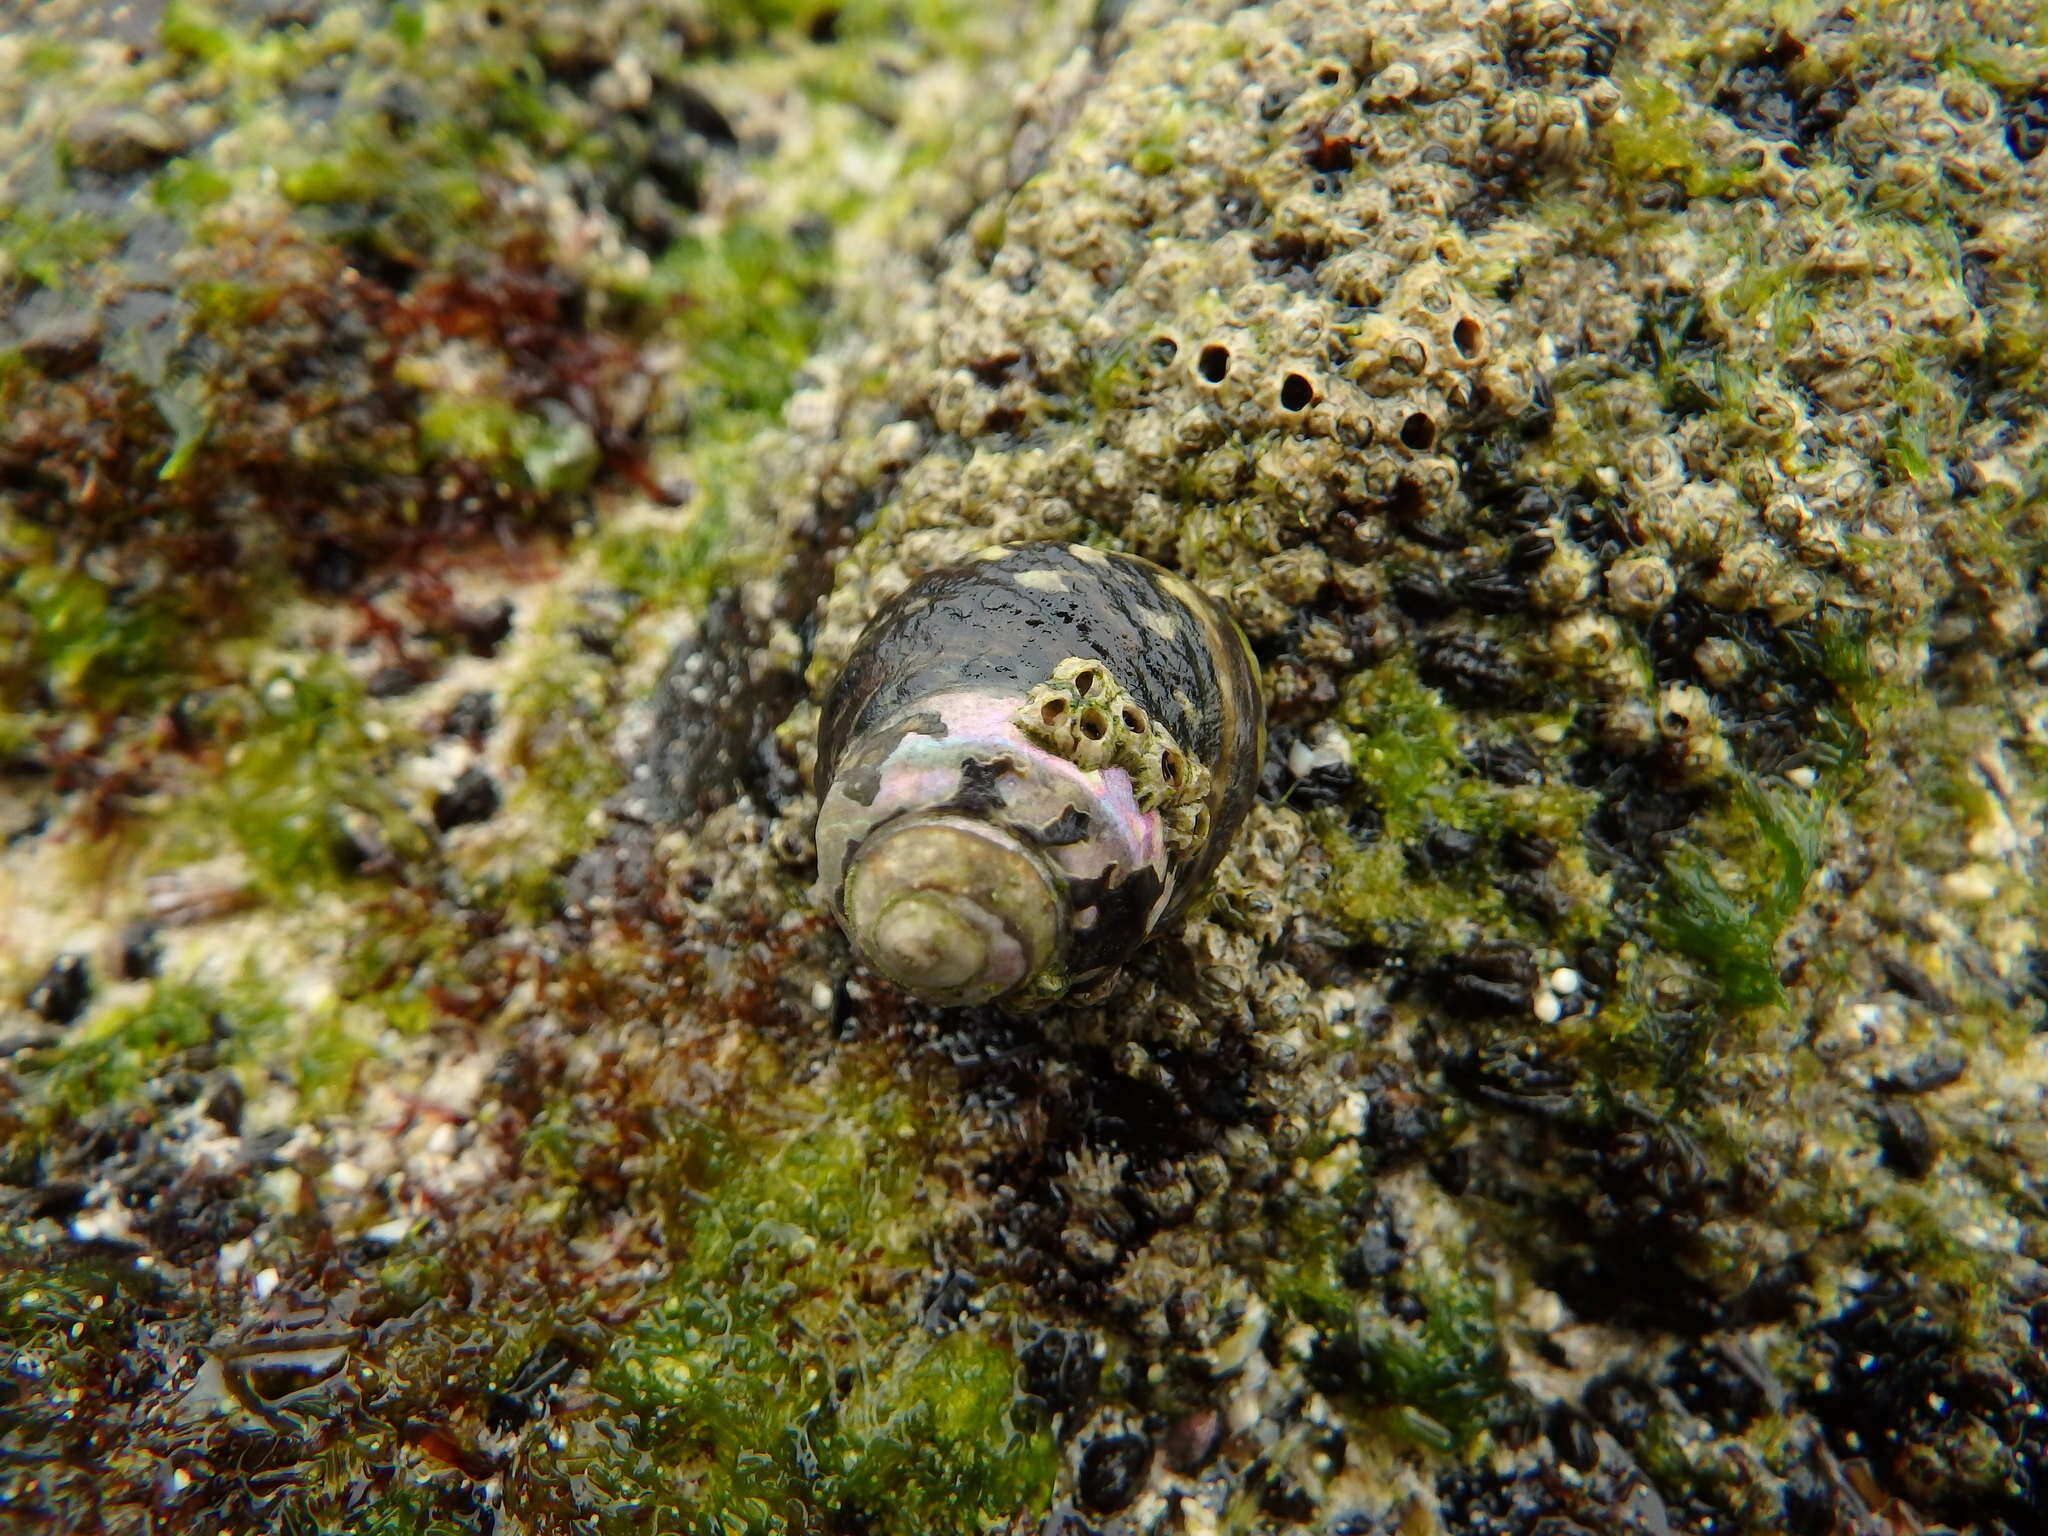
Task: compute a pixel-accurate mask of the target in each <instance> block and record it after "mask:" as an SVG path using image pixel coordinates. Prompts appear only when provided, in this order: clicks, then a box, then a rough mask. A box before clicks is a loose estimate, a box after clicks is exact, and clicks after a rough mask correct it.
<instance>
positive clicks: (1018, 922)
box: [817, 544, 1265, 1003]
mask: <svg viewBox="0 0 2048 1536" xmlns="http://www.w3.org/2000/svg"><path fill="white" fill-rule="evenodd" d="M1264 750H1265V733H1264V708H1263V702H1262V699H1261V696H1260V692H1259V685H1258V674H1257V671H1256V669H1255V666H1254V663H1253V661H1252V658H1251V654H1250V651H1249V650H1248V648H1247V647H1246V645H1245V643H1244V639H1243V637H1242V635H1240V634H1239V633H1238V630H1237V627H1236V625H1235V624H1233V623H1232V622H1231V620H1230V617H1229V615H1228V614H1226V613H1225V612H1224V611H1223V610H1222V608H1220V607H1219V606H1218V605H1217V604H1216V603H1215V602H1213V601H1212V600H1211V599H1209V598H1208V597H1207V596H1205V595H1204V594H1203V593H1202V592H1200V591H1199V590H1197V589H1196V588H1195V587H1193V586H1191V585H1190V584H1189V583H1188V582H1186V581H1185V580H1183V579H1182V578H1181V577H1178V576H1175V575H1173V574H1172V573H1171V572H1168V571H1165V570H1162V569H1160V568H1159V567H1158V566H1155V565H1153V564H1151V563H1150V562H1148V561H1144V560H1139V559H1136V558H1135V557H1132V556H1128V555H1112V554H1105V553H1104V552H1102V551H1100V550H1096V549H1091V548H1088V547H1086V546H1084V545H1065V544H1020V545H1010V546H1004V547H1000V548H994V549H989V550H985V551H983V552H982V553H981V554H980V555H979V556H977V557H976V558H975V559H973V560H970V561H968V562H966V563H965V564H962V565H958V566H953V567H950V568H948V569H945V570H941V571H934V572H932V573H930V574H929V575H927V576H925V577H923V578H921V579H920V580H919V581H917V582H915V583H914V584H913V585H912V586H911V587H910V588H909V589H908V590H907V591H905V592H904V593H903V594H902V595H901V596H900V597H898V598H897V599H896V600H895V601H894V602H892V603H890V604H889V605H888V606H887V607H886V608H884V609H883V610H882V612H881V613H880V614H878V615H877V616H876V617H875V619H874V621H873V622H872V623H871V624H870V625H869V626H868V628H867V629H866V631H865V632H864V633H863V634H862V636H861V638H860V641H859V643H858V644H857V645H856V646H855V648H854V653H853V656H852V658H851V659H850V660H849V661H848V663H847V665H846V668H845V670H844V671H843V672H842V673H841V674H840V676H839V678H838V681H837V682H836V683H835V685H834V687H833V689H832V692H831V694H830V696H829V698H828V699H827V700H826V704H825V712H824V717H823V720H822V723H821V730H820V739H819V756H818V773H819V782H820V785H821V786H822V788H821V793H820V805H819V813H818V833H817V845H818V873H819V886H820V891H821V894H822V896H823V898H824V899H825V901H826V902H827V904H828V905H829V906H830V907H831V908H832V911H833V913H834V915H835V916H837V917H838V918H839V921H840V923H841V925H842V926H843V927H844V928H845V929H846V931H847V934H848V936H849V937H850V938H851V939H852V940H853V942H854V944H855V946H856V947H857V948H858V949H859V950H860V951H861V953H862V955H863V956H864V957H865V958H866V959H867V960H868V962H869V963H870V964H872V965H873V966H874V967H875V968H876V969H878V970H880V971H882V972H883V973H884V974H886V975H888V976H889V977H890V978H891V979H893V980H894V981H895V982H896V983H897V984H898V985H900V986H902V987H903V988H904V989H905V990H906V991H909V992H913V993H915V994H917V995H918V996H920V997H923V998H926V999H928V1000H930V1001H933V1002H939V1003H980V1002H987V1001H990V1000H992V999H995V998H1003V999H1006V1000H1008V1001H1011V1002H1024V1003H1029V1002H1033V1001H1045V1000H1048V999H1050V998H1053V997H1057V996H1059V995H1060V994H1061V993H1062V992H1064V991H1065V990H1066V989H1067V988H1068V987H1069V986H1071V985H1075V984H1079V983H1084V982H1087V981H1089V980H1091V979H1094V978H1096V977H1099V976H1101V975H1104V974H1107V973H1108V972H1109V971H1111V970H1113V969H1114V968H1115V967H1116V966H1117V965H1119V964H1121V963H1122V962H1123V961H1124V960H1126V959H1128V958H1129V957H1130V955H1131V953H1132V952H1133V951H1134V950H1135V949H1136V948H1137V947H1138V946H1139V945H1140V944H1142V943H1143V942H1144V941H1145V940H1146V939H1147V938H1149V937H1150V936H1151V935H1152V934H1154V933H1156V932H1158V931H1160V930H1161V929H1162V928H1164V927H1166V926H1167V925H1168V924H1170V923H1172V922H1173V921H1174V920H1175V919H1176V918H1178V917H1179V915H1180V914H1181V913H1182V911H1184V910H1185V908H1186V906H1187V903H1188V902H1189V900H1190V899H1191V898H1192V897H1193V895H1194V893H1195V891H1196V890H1197V889H1198V888H1199V887H1200V885H1201V883H1202V881H1203V880H1204V879H1206V878H1207V876H1208V875H1209V874H1210V873H1211V872H1212V871H1213V870H1214V869H1215V867H1216V862H1217V860H1219V859H1220V858H1221V857H1222V856H1223V852H1224V850H1225V848H1226V847H1227V846H1228V843H1229V840H1230V837H1231V835H1232V833H1233V832H1234V831H1235V830H1236V828H1237V825H1238V823H1239V822H1241V821H1242V820H1243V818H1244V814H1245V812H1246V811H1247V810H1248V809H1249V808H1250V805H1251V800H1252V795H1253V793H1254V791H1255V789H1256V786H1257V780H1258V772H1259V767H1260V763H1261V760H1262V758H1263V756H1264Z"/></svg>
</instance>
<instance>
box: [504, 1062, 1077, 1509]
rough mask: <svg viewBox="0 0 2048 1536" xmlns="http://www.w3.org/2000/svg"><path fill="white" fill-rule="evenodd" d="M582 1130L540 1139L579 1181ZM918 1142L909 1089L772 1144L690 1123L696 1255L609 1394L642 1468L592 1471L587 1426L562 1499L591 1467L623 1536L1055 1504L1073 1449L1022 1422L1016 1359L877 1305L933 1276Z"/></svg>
mask: <svg viewBox="0 0 2048 1536" xmlns="http://www.w3.org/2000/svg"><path fill="white" fill-rule="evenodd" d="M788 1107H789V1108H790V1109H792V1110H794V1109H795V1108H796V1107H797V1106H795V1105H790V1106H788ZM565 1133H568V1134H571V1135H573V1133H572V1132H571V1129H570V1127H569V1126H567V1125H566V1124H562V1123H560V1122H555V1123H554V1128H553V1129H552V1130H550V1129H549V1125H548V1122H545V1121H544V1122H543V1123H542V1124H541V1125H540V1126H537V1127H536V1129H535V1132H534V1133H533V1139H532V1141H531V1143H530V1145H531V1146H532V1147H533V1150H534V1151H535V1153H536V1154H537V1155H540V1156H541V1157H543V1158H544V1159H546V1160H548V1161H550V1162H552V1163H554V1164H555V1165H556V1166H557V1167H563V1168H566V1167H568V1166H573V1165H574V1160H575V1159H576V1155H575V1154H569V1155H570V1157H571V1158H572V1162H571V1163H564V1161H563V1159H564V1156H565V1154H568V1145H567V1143H566V1142H565V1141H564V1139H563V1137H564V1134H565ZM917 1135H918V1132H917V1129H916V1122H915V1120H914V1119H913V1118H912V1117H911V1115H910V1112H909V1106H908V1105H907V1104H906V1103H905V1102H904V1100H903V1099H902V1098H901V1097H900V1096H898V1095H896V1094H894V1093H884V1094H881V1095H879V1096H877V1097H875V1098H873V1099H871V1100H868V1101H867V1102H865V1103H863V1104H860V1105H859V1106H856V1105H855V1104H854V1103H852V1102H849V1101H847V1100H845V1099H841V1098H835V1099H831V1100H828V1101H826V1102H824V1103H822V1104H819V1105H817V1106H816V1117H815V1118H814V1119H811V1120H810V1121H809V1123H807V1124H803V1125H800V1126H798V1127H796V1128H794V1129H792V1130H789V1131H784V1132H779V1133H777V1132H770V1133H767V1134H766V1135H765V1136H763V1135H760V1134H758V1133H757V1134H755V1135H751V1136H737V1135H735V1134H734V1133H733V1132H730V1131H724V1130H721V1129H720V1128H718V1127H717V1126H716V1125H715V1124H712V1123H707V1122H703V1121H686V1122H682V1123H675V1124H671V1125H670V1126H669V1127H668V1128H667V1130H666V1133H665V1137H664V1144H663V1148H662V1152H661V1163H662V1165H663V1170H665V1171H657V1172H655V1173H654V1175H653V1178H652V1179H651V1181H650V1187H652V1188H653V1189H655V1190H657V1191H660V1192H664V1193H665V1194H666V1196H667V1198H668V1199H669V1200H670V1201H672V1202H673V1205H672V1213H673V1214H672V1218H671V1219H672V1223H673V1225H672V1228H671V1237H670V1243H671V1246H672V1248H673V1250H674V1252H675V1254H676V1260H675V1263H674V1266H673V1268H672V1270H671V1271H670V1273H669V1274H668V1276H667V1277H666V1278H665V1279H664V1280H663V1282H662V1283H661V1285H660V1287H659V1289H658V1290H657V1291H656V1292H655V1293H654V1294H653V1295H651V1296H650V1297H649V1298H648V1301H647V1304H646V1306H645V1307H644V1309H643V1310H641V1311H640V1313H639V1315H638V1316H637V1317H636V1318H635V1320H634V1321H633V1323H632V1324H631V1326H630V1327H628V1328H626V1329H624V1330H622V1331H621V1332H620V1333H619V1334H618V1335H617V1336H616V1337H615V1338H614V1339H613V1340H612V1341H611V1342H610V1344H609V1346H608V1350H607V1357H606V1359H605V1362H604V1363H603V1364H602V1365H601V1366H600V1367H599V1368H598V1369H597V1370H596V1371H595V1372H594V1373H593V1376H592V1383H591V1385H592V1391H593V1392H594V1393H595V1394H596V1396H597V1398H598V1400H599V1401H600V1402H601V1403H602V1404H604V1405H605V1411H606V1413H607V1414H608V1415H610V1416H615V1422H616V1424H617V1426H618V1428H617V1430H615V1431H613V1432H614V1433H622V1434H623V1435H624V1436H625V1441H626V1445H627V1446H628V1447H629V1448H630V1452H629V1459H626V1460H620V1459H619V1458H617V1457H606V1458H603V1462H602V1464H600V1463H597V1462H590V1463H586V1462H585V1458H586V1456H589V1455H591V1454H592V1453H594V1452H595V1450H596V1447H597V1445H598V1443H600V1442H599V1441H597V1440H593V1439H592V1438H591V1436H593V1435H597V1434H601V1433H603V1432H602V1431H601V1430H600V1429H599V1426H598V1425H597V1424H596V1423H590V1422H579V1423H576V1424H572V1425H571V1426H569V1427H568V1432H567V1434H566V1436H565V1437H564V1438H565V1441H566V1444H565V1446H564V1448H563V1449H562V1450H561V1451H560V1452H558V1453H553V1454H549V1455H547V1456H545V1457H543V1458H541V1461H542V1464H541V1465H540V1466H539V1467H538V1468H537V1475H538V1476H539V1477H540V1479H541V1481H542V1483H543V1485H545V1484H547V1483H549V1482H551V1481H552V1480H553V1477H554V1476H556V1475H560V1474H563V1473H567V1472H568V1471H569V1469H570V1468H571V1467H579V1468H580V1469H581V1470H580V1473H579V1475H581V1476H585V1477H589V1478H592V1479H594V1480H597V1481H599V1482H600V1484H601V1486H602V1488H603V1491H604V1494H605V1496H606V1501H607V1505H608V1508H607V1510H606V1511H605V1512H604V1513H602V1514H600V1515H599V1516H598V1519H599V1522H600V1528H602V1529H606V1530H611V1529H618V1530H622V1531H623V1530H628V1529H631V1530H646V1529H665V1530H675V1531H687V1532H705V1533H713V1532H716V1533H726V1532H750V1533H752V1532H759V1533H764V1536H767V1533H783V1532H791V1531H797V1530H803V1529H808V1528H810V1526H809V1523H808V1522H809V1521H810V1520H812V1519H815V1518H818V1517H819V1516H823V1517H827V1518H837V1519H849V1518H859V1519H862V1520H864V1521H866V1522H869V1523H870V1528H872V1529H875V1530H878V1531H889V1532H901V1533H904V1536H910V1533H916V1532H921V1531H927V1530H936V1529H946V1530H960V1531H969V1530H979V1529H994V1528H998V1527H1002V1526H1004V1525H1005V1523H1006V1522H1007V1521H1008V1520H1009V1519H1010V1518H1011V1517H1012V1515H1013V1514H1014V1513H1015V1512H1016V1511H1018V1510H1019V1509H1025V1508H1032V1507H1036V1506H1037V1505H1038V1504H1039V1503H1040V1502H1041V1501H1042V1500H1043V1498H1044V1496H1045V1493H1046V1490H1047V1488H1048V1486H1049V1484H1050V1478H1051V1471H1052V1463H1053V1457H1054V1452H1053V1449H1052V1446H1051V1442H1050V1438H1049V1436H1047V1435H1046V1434H1045V1433H1044V1432H1043V1431H1034V1430H1028V1429H1025V1428H1022V1427H1020V1426H1019V1424H1018V1423H1017V1422H1016V1421H1015V1419H1014V1418H1013V1410H1014V1409H1015V1408H1016V1406H1017V1402H1018V1395H1017V1387H1016V1379H1015V1375H1016V1368H1015V1362H1014V1359H1013V1357H1012V1355H1011V1353H1010V1350H1009V1349H1008V1347H1007V1345H1006V1344H1004V1343H1002V1342H1001V1341H1000V1337H999V1335H998V1336H997V1337H993V1338H992V1337H991V1336H990V1333H991V1329H990V1326H989V1323H988V1322H987V1321H986V1320H981V1319H973V1318H971V1317H970V1318H969V1319H967V1320H964V1321H963V1324H962V1325H961V1326H959V1327H957V1328H954V1329H952V1330H951V1331H939V1332H936V1333H934V1332H928V1331H926V1330H925V1329H923V1328H920V1327H917V1326H909V1327H905V1326H902V1325H900V1324H891V1325H888V1326H878V1324H879V1321H880V1320H879V1319H877V1318H876V1317H875V1316H874V1315H873V1314H872V1311H871V1309H872V1307H873V1305H874V1303H875V1302H876V1301H878V1300H880V1299H881V1295H880V1294H878V1290H879V1292H880V1293H881V1294H892V1293H893V1294H896V1295H897V1296H898V1298H899V1299H898V1301H897V1306H899V1307H900V1306H901V1305H902V1304H903V1301H904V1300H907V1299H908V1298H907V1297H903V1296H902V1294H901V1293H902V1292H903V1291H904V1288H905V1287H907V1286H915V1285H917V1284H918V1278H917V1277H918V1274H919V1272H920V1271H921V1270H922V1269H923V1267H924V1264H925V1252H926V1249H925V1244H926V1242H927V1241H928V1240H929V1223H930V1221H931V1211H930V1207H929V1204H928V1202H929V1200H930V1197H931V1194H932V1192H931V1191H930V1190H928V1189H927V1188H926V1187H925V1186H924V1181H923V1176H922V1174H921V1172H920V1170H919V1159H918V1158H917V1157H916V1156H915V1155H914V1153H915V1145H916V1141H915V1138H916V1136H917ZM863 1297H866V1298H868V1299H867V1300H866V1301H865V1302H863V1301H862V1298H863ZM804 1511H816V1512H817V1514H816V1515H808V1514H805V1513H804Z"/></svg>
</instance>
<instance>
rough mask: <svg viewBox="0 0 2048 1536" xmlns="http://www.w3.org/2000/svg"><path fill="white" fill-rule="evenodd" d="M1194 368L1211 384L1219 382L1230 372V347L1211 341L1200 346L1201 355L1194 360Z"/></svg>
mask: <svg viewBox="0 0 2048 1536" xmlns="http://www.w3.org/2000/svg"><path fill="white" fill-rule="evenodd" d="M1195 366H1196V369H1197V371H1198V372H1200V374H1201V375H1202V377H1203V378H1205V379H1207V380H1208V381H1209V382H1210V383H1211V384H1221V383H1222V382H1223V379H1224V376H1225V375H1226V374H1228V373H1229V372H1230V348H1228V347H1226V346H1224V345H1223V344H1222V343H1221V342H1215V341H1212V342H1210V343H1209V345H1208V346H1206V347H1204V348H1202V355H1201V357H1200V358H1198V359H1197V360H1196V363H1195Z"/></svg>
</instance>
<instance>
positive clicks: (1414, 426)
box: [1401, 411, 1436, 453]
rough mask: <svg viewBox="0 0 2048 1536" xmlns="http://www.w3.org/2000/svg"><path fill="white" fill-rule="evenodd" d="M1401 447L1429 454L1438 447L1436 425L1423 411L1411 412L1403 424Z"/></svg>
mask: <svg viewBox="0 0 2048 1536" xmlns="http://www.w3.org/2000/svg"><path fill="white" fill-rule="evenodd" d="M1401 446H1402V447H1404V448H1411V449H1413V450H1414V451H1415V452H1417V453H1427V452H1429V450H1430V449H1432V448H1434V447H1435V446H1436V423H1435V422H1433V421H1431V420H1430V419H1429V417H1428V416H1427V415H1426V414H1424V413H1423V412H1421V411H1411V412H1410V413H1409V415H1408V419H1407V420H1406V421H1404V422H1402V423H1401Z"/></svg>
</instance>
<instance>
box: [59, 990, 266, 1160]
mask: <svg viewBox="0 0 2048 1536" xmlns="http://www.w3.org/2000/svg"><path fill="white" fill-rule="evenodd" d="M285 1020H286V1015H285V1010H284V1006H283V1004H282V1002H281V1000H280V998H279V996H278V994H277V992H276V990H275V988H274V987H273V986H272V984H271V983H270V982H269V980H268V979H267V978H265V977H264V976H263V974H262V973H261V972H260V971H259V970H257V969H256V968H255V967H254V966H253V965H251V966H248V967H245V968H244V970H243V971H242V973H241V975H240V976H238V977H237V978H236V979H235V980H234V981H233V982H232V983H231V984H230V985H228V986H226V987H216V986H212V985H208V984H206V983H204V982H201V981H197V980H176V979H169V978H166V979H164V980H161V981H158V982H155V983H153V984H152V986H151V988H150V991H149V995H148V996H147V997H146V998H145V999H143V1000H142V1001H141V1002H138V1003H133V1004H124V1005H118V1006H115V1007H111V1008H107V1009H105V1010H102V1011H99V1012H96V1013H94V1014H92V1015H91V1016H89V1017H88V1018H87V1019H86V1020H85V1021H84V1022H83V1023H81V1024H79V1025H78V1026H76V1027H75V1028H74V1029H72V1030H71V1031H70V1032H69V1033H67V1034H66V1035H65V1037H64V1039H63V1040H62V1042H61V1043H59V1044H57V1045H55V1046H51V1047H49V1048H47V1049H46V1050H43V1051H39V1052H36V1053H34V1054H33V1055H31V1057H30V1058H29V1060H28V1063H27V1077H28V1081H29V1082H30V1083H31V1084H33V1085H34V1092H35V1097H34V1099H33V1100H32V1106H33V1107H32V1111H31V1113H32V1116H33V1118H34V1119H36V1120H40V1121H42V1122H44V1123H45V1125H46V1126H47V1124H48V1123H49V1122H50V1121H51V1120H52V1119H54V1118H76V1117H79V1116H82V1115H85V1114H88V1113H90V1112H92V1111H94V1110H97V1109H102V1108H105V1107H107V1106H110V1105H115V1104H119V1103H121V1102H123V1101H125V1100H128V1099H131V1098H133V1097H134V1096H135V1095H136V1094H138V1093H139V1092H141V1091H142V1090H143V1089H144V1088H145V1087H146V1086H147V1085H148V1084H149V1083H150V1082H151V1081H152V1080H153V1079H156V1078H158V1077H160V1076H161V1075H163V1074H164V1073H166V1072H168V1071H170V1070H171V1069H172V1068H173V1067H185V1068H199V1069H211V1068H214V1067H217V1066H232V1065H236V1064H247V1063H250V1062H253V1061H255V1060H257V1059H258V1058H259V1057H260V1056H261V1055H262V1053H263V1052H264V1051H265V1050H267V1049H268V1048H270V1047H271V1046H272V1045H274V1044H275V1043H276V1041H277V1040H278V1039H280V1038H281V1036H282V1033H283V1029H284V1024H285Z"/></svg>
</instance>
